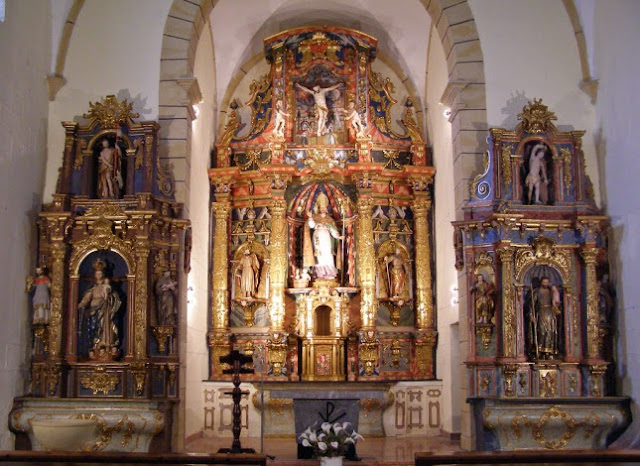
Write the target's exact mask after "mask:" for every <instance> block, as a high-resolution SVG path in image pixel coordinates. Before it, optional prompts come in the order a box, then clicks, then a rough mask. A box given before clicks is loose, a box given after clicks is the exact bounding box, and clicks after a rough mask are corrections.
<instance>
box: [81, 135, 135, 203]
mask: <svg viewBox="0 0 640 466" xmlns="http://www.w3.org/2000/svg"><path fill="white" fill-rule="evenodd" d="M105 149H110V151H108V152H107V151H105V152H104V153H103V151H104V150H105ZM130 149H133V147H132V143H131V139H130V138H129V136H128V135H126V134H124V133H122V132H121V131H117V130H113V129H105V130H102V131H99V132H98V133H96V134H95V135H94V136H93V137H92V138H91V139H90V140H89V143H88V144H87V149H86V151H85V155H90V157H91V159H90V160H91V163H90V167H89V170H87V172H85V173H83V176H84V177H86V178H87V180H85V183H86V185H87V186H88V187H89V191H90V196H91V197H94V198H99V199H120V198H122V197H123V196H124V195H125V194H130V193H127V181H128V180H127V177H128V176H129V175H128V174H129V172H130V171H129V170H128V167H127V164H128V163H130V161H129V158H128V157H127V153H128V150H130ZM109 163H111V165H109ZM107 172H110V173H107ZM131 173H133V172H132V171H131ZM109 183H110V184H111V186H112V190H113V194H114V195H111V194H110V193H109V194H108V193H105V191H106V190H108V189H109V186H108V185H109ZM129 184H131V183H129Z"/></svg>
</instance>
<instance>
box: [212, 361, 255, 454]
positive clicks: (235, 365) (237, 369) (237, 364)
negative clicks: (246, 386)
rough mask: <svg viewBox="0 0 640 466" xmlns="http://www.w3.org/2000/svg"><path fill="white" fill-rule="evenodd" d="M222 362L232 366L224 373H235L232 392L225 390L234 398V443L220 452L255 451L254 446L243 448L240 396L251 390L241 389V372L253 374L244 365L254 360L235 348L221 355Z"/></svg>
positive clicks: (226, 393)
mask: <svg viewBox="0 0 640 466" xmlns="http://www.w3.org/2000/svg"><path fill="white" fill-rule="evenodd" d="M220 362H221V363H223V364H228V365H230V366H231V367H232V368H231V369H224V370H223V371H222V373H223V374H233V390H232V391H230V392H224V394H225V395H231V396H232V398H233V443H232V444H231V448H221V449H219V450H218V453H255V452H256V451H255V450H254V449H253V448H242V445H241V444H240V430H241V429H242V427H241V426H240V416H241V412H240V398H242V395H248V394H249V392H243V391H242V390H240V374H253V373H254V372H255V371H254V369H250V368H247V367H242V366H244V365H245V364H248V363H250V362H253V358H252V357H251V356H247V355H246V354H242V353H241V352H240V351H238V350H233V351H231V352H230V353H229V354H227V355H226V356H220Z"/></svg>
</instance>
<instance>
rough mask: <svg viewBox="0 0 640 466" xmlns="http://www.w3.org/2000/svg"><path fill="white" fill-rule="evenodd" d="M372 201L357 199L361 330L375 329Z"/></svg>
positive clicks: (376, 304)
mask: <svg viewBox="0 0 640 466" xmlns="http://www.w3.org/2000/svg"><path fill="white" fill-rule="evenodd" d="M372 205H373V203H372V200H371V199H370V198H359V199H358V229H357V234H358V237H357V240H358V255H357V261H358V263H357V265H358V271H359V272H360V290H361V299H362V300H361V303H360V314H361V316H362V329H363V330H367V329H371V328H374V327H375V322H376V310H377V308H378V303H377V300H376V276H375V258H374V253H375V247H374V244H373V224H372V222H371V209H372Z"/></svg>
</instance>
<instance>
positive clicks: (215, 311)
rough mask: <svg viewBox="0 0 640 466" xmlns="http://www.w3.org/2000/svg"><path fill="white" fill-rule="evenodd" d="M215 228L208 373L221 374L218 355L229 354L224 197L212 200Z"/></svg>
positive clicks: (228, 207) (227, 216) (218, 375)
mask: <svg viewBox="0 0 640 466" xmlns="http://www.w3.org/2000/svg"><path fill="white" fill-rule="evenodd" d="M213 212H214V215H215V222H216V226H215V230H214V233H213V271H212V274H211V282H212V283H211V332H210V333H209V347H210V348H211V376H212V377H217V378H219V377H223V376H224V375H223V373H222V371H223V369H224V367H223V364H222V363H221V362H220V357H221V356H226V355H227V354H228V353H229V349H230V348H229V335H228V331H229V329H228V322H229V305H228V295H229V292H228V288H229V285H228V276H229V252H228V244H229V238H228V232H229V228H228V220H229V213H230V212H231V205H230V204H229V202H228V201H227V200H223V201H217V202H214V203H213Z"/></svg>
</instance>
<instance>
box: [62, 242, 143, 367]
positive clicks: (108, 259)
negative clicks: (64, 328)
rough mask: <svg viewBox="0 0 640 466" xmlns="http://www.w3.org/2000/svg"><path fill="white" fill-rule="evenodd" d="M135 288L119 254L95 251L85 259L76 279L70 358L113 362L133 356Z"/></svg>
mask: <svg viewBox="0 0 640 466" xmlns="http://www.w3.org/2000/svg"><path fill="white" fill-rule="evenodd" d="M133 286H134V277H133V276H132V275H131V273H130V270H129V267H128V265H127V262H126V260H125V259H124V257H123V256H122V255H120V254H118V253H117V252H116V251H113V250H104V249H103V250H95V251H92V252H90V253H89V254H87V255H86V256H85V257H84V259H83V260H82V261H81V262H80V264H79V266H78V270H77V273H76V275H75V276H74V278H73V286H72V300H71V301H72V302H71V306H70V310H71V317H72V319H71V320H72V321H74V320H75V325H73V327H74V329H75V332H74V333H72V335H74V338H71V340H72V341H73V340H75V345H74V348H73V351H72V352H71V354H70V356H75V357H77V359H78V360H80V361H83V360H96V361H109V360H116V359H120V358H121V357H122V356H124V355H125V354H127V352H129V348H130V345H129V340H130V325H129V322H130V320H131V315H132V313H131V312H130V309H131V307H132V306H133V302H132V301H133V300H132V299H131V296H132V288H133ZM105 336H106V338H105Z"/></svg>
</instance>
